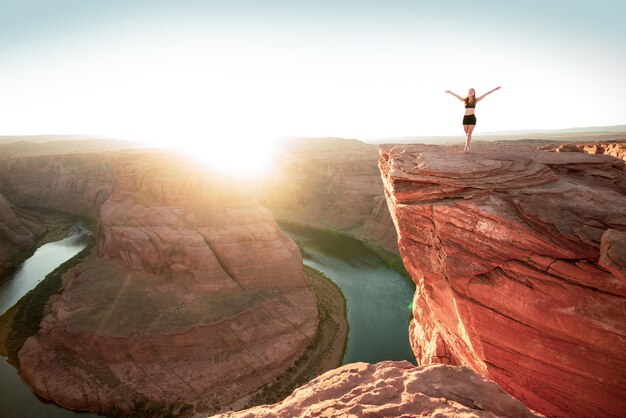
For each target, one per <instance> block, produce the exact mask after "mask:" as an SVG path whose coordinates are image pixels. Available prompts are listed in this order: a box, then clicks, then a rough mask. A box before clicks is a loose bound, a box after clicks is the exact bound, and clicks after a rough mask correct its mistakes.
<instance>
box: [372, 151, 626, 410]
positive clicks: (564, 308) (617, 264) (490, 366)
mask: <svg viewBox="0 0 626 418" xmlns="http://www.w3.org/2000/svg"><path fill="white" fill-rule="evenodd" d="M516 147H517V145H516V144H514V143H513V144H511V143H508V144H501V145H489V146H483V147H482V150H481V147H480V146H479V147H477V149H478V150H479V152H477V153H473V154H468V155H465V154H461V153H458V151H456V150H455V149H452V148H450V147H437V146H419V145H415V146H393V145H384V146H381V147H380V149H379V151H380V161H379V167H380V170H381V173H382V177H383V182H384V185H385V194H386V197H387V202H388V204H389V208H390V212H391V214H392V217H393V220H394V222H395V225H396V228H397V231H398V235H399V239H398V245H399V249H400V253H401V255H402V258H403V261H404V264H405V266H406V267H407V269H408V271H409V272H410V273H411V275H412V277H413V279H414V281H415V283H416V285H417V290H416V293H415V298H414V304H413V314H414V319H413V320H412V321H411V324H410V337H411V344H412V346H413V350H414V353H415V355H416V357H417V359H418V360H419V362H420V363H421V364H429V363H445V364H453V365H459V364H461V365H468V366H470V367H471V368H472V369H474V370H475V371H477V372H478V373H480V374H482V375H483V376H485V377H488V378H490V379H493V380H494V381H496V382H497V383H498V384H500V385H501V386H502V387H503V388H504V389H505V390H506V391H508V392H509V393H511V394H512V395H514V396H515V397H517V398H518V399H520V400H522V401H523V402H524V403H526V404H527V405H529V406H530V407H531V408H533V409H536V410H538V411H540V412H543V413H545V414H548V415H554V416H622V415H623V413H624V411H626V373H625V372H624V371H625V370H626V310H625V309H624V306H625V303H626V275H625V274H626V210H625V208H626V188H625V186H626V181H625V180H626V179H625V172H624V162H623V161H621V160H619V159H617V158H613V157H609V156H604V155H589V154H583V153H554V152H547V151H533V150H530V149H529V148H528V147H525V148H523V147H522V148H520V147H517V148H518V149H516Z"/></svg>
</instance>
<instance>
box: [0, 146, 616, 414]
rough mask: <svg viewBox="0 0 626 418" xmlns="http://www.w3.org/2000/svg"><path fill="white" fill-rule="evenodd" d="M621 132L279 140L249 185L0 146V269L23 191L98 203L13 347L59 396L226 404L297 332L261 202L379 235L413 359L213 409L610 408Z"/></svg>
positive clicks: (101, 404) (344, 229) (80, 402)
mask: <svg viewBox="0 0 626 418" xmlns="http://www.w3.org/2000/svg"><path fill="white" fill-rule="evenodd" d="M624 149H625V148H624V142H623V141H608V142H603V143H593V144H591V143H585V144H582V143H579V144H558V143H552V142H549V141H498V142H492V143H483V142H477V143H476V144H475V145H474V152H473V153H472V154H469V155H465V154H462V153H459V152H458V151H459V147H458V146H441V145H391V144H388V145H381V146H379V147H378V148H377V147H375V146H373V145H368V144H364V143H361V142H360V141H356V140H344V139H339V138H324V139H319V140H313V139H298V140H294V141H292V142H288V143H285V144H283V145H282V146H281V148H280V158H279V159H278V160H277V163H276V167H275V169H276V171H275V175H274V176H272V177H270V178H269V179H266V180H265V181H264V182H263V183H260V184H259V185H253V184H251V183H250V182H248V181H237V180H234V179H233V178H230V177H225V176H223V175H221V174H220V173H217V172H214V171H212V170H210V169H209V168H207V167H206V166H203V165H201V164H199V163H194V162H190V161H189V160H188V159H186V158H183V157H182V156H181V155H178V154H175V153H167V152H161V151H155V150H150V151H148V150H126V151H115V152H105V153H98V154H88V153H84V154H73V155H72V154H68V155H48V156H33V157H19V158H4V159H0V266H1V267H3V268H10V267H11V263H13V264H15V263H16V260H19V259H20V257H23V254H27V253H28V252H29V251H32V247H33V245H34V243H35V242H37V240H39V239H41V237H42V236H44V235H45V234H46V233H47V232H48V230H47V229H46V224H45V221H44V218H43V217H42V215H40V214H39V213H37V212H36V211H33V210H32V209H31V208H32V207H40V208H45V209H50V210H59V211H63V212H67V213H71V214H73V215H77V216H81V217H85V218H87V219H90V220H97V230H96V232H97V242H96V245H95V247H94V248H93V249H92V250H91V251H90V252H89V253H87V254H86V255H85V256H84V257H83V258H82V259H80V260H78V261H77V263H76V264H75V265H74V266H72V267H71V268H69V269H68V270H67V271H66V272H65V273H64V274H63V275H62V283H61V289H60V291H59V292H54V293H52V294H50V295H49V296H48V299H47V303H46V304H45V309H44V312H43V313H44V315H43V319H42V320H41V323H40V324H39V329H38V330H36V332H34V333H33V334H32V335H29V336H28V338H27V339H25V341H24V343H23V346H21V348H20V349H19V350H18V351H16V352H15V353H13V357H12V358H13V361H14V362H15V363H18V364H19V370H20V375H21V376H22V378H23V379H24V380H25V381H26V382H27V383H28V384H29V386H30V387H31V388H32V390H33V391H34V392H35V393H37V394H38V395H39V396H41V397H43V398H45V399H50V400H53V401H54V402H56V403H58V404H60V405H62V406H65V407H68V408H72V409H79V410H90V411H96V412H100V413H106V414H109V415H111V414H126V415H133V414H138V413H141V412H142V411H143V412H145V410H146V409H145V408H146V405H151V406H150V408H151V409H149V411H151V413H155V414H157V415H158V414H161V415H167V414H176V415H181V416H185V415H191V414H195V415H197V416H203V415H205V416H206V415H209V414H212V413H214V412H217V411H224V410H225V409H228V406H229V405H233V404H234V402H235V401H236V400H237V399H240V398H242V397H244V396H245V395H246V394H250V393H254V392H255V391H256V390H258V389H260V388H262V387H263V386H264V385H265V384H267V383H271V382H274V381H275V380H276V379H277V378H278V377H279V376H281V375H282V374H283V373H285V372H286V371H287V370H288V369H289V368H290V367H291V366H292V365H293V364H294V362H295V361H296V360H297V359H298V358H299V357H300V356H301V355H302V353H303V352H304V351H305V349H306V348H307V347H308V346H309V345H310V344H311V342H313V341H314V340H315V339H316V337H317V332H318V326H319V323H320V316H319V313H318V311H317V307H316V302H315V299H314V297H313V296H312V294H311V293H310V291H309V289H308V288H307V285H306V282H305V274H304V271H303V269H302V256H301V254H300V250H299V249H298V247H297V246H296V244H295V243H294V242H293V241H292V240H291V239H289V238H288V237H287V236H285V234H284V233H283V232H282V231H281V230H280V229H279V228H278V227H277V224H276V221H275V220H274V218H277V219H281V220H285V221H288V222H292V223H295V224H301V225H308V226H311V227H315V228H320V229H327V230H331V231H340V233H345V234H349V235H352V236H354V237H357V238H359V239H361V240H364V241H366V242H368V243H370V244H371V245H373V246H377V247H379V248H382V249H384V250H385V251H387V252H389V253H397V252H398V251H399V254H400V256H401V257H402V260H403V263H404V265H405V266H406V268H407V270H408V272H409V273H410V275H411V277H412V279H413V281H414V282H415V284H416V292H415V296H414V300H413V304H412V310H413V312H412V314H413V319H412V320H411V322H410V324H409V335H410V342H411V346H412V348H413V352H414V354H415V358H416V359H417V360H418V363H419V364H420V366H418V367H415V366H413V365H411V364H409V363H407V362H382V363H377V364H366V363H354V364H350V365H346V366H343V367H341V368H339V369H335V370H331V371H328V372H327V373H325V374H323V375H321V376H318V377H317V378H315V379H313V380H312V381H311V382H309V383H308V384H305V385H304V386H303V387H301V388H300V389H297V390H296V391H295V392H294V393H293V394H292V395H290V396H289V397H287V398H286V399H285V400H284V401H281V402H279V403H277V404H274V405H263V406H257V407H254V408H252V409H250V410H242V411H240V412H231V413H226V414H225V415H224V416H233V417H234V416H237V417H239V416H242V417H243V416H268V417H269V416H308V415H310V414H327V415H328V414H331V415H338V414H339V415H341V414H356V415H368V416H388V415H397V416H402V415H405V416H410V415H418V414H423V413H428V414H430V415H434V414H457V415H459V414H465V415H467V416H493V415H497V416H501V415H506V416H520V417H526V416H534V414H535V413H534V412H533V411H531V410H529V409H527V407H530V408H532V409H533V410H535V411H538V412H540V413H543V414H546V415H548V416H619V414H620V412H621V411H623V410H625V409H626V404H625V403H624V396H623V395H624V393H626V377H625V375H624V373H623V370H624V369H625V368H624V366H626V358H625V356H624V353H626V321H625V320H626V313H625V311H624V306H626V256H625V255H626V212H625V211H624V207H626V169H625V168H624V167H625V166H624ZM604 154H606V155H604ZM377 161H378V165H377ZM381 175H382V176H381ZM493 382H495V383H493ZM498 385H499V386H498ZM500 388H502V389H503V390H504V391H503V390H502V389H500ZM511 395H512V396H514V397H515V398H517V399H518V400H519V401H521V402H522V403H523V404H525V405H526V406H524V405H523V404H522V403H520V402H518V401H517V400H515V399H514V398H512V397H511ZM241 406H243V404H241V405H240V406H239V407H241ZM491 414H493V415H491Z"/></svg>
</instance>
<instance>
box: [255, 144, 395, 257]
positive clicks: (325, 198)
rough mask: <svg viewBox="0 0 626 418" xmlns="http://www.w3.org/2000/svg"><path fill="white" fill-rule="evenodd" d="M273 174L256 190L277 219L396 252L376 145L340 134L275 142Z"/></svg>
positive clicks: (393, 230)
mask: <svg viewBox="0 0 626 418" xmlns="http://www.w3.org/2000/svg"><path fill="white" fill-rule="evenodd" d="M279 150H280V151H279V155H278V157H277V158H276V165H275V173H274V175H272V177H271V179H270V181H269V182H268V183H267V184H266V185H265V186H264V187H263V189H262V190H260V191H259V193H258V198H259V201H260V202H261V203H262V204H263V205H265V206H266V207H268V208H269V209H270V210H271V211H272V213H273V214H274V216H275V217H276V218H278V219H281V220H285V221H289V222H294V223H297V224H302V225H308V226H312V227H315V228H321V229H327V230H331V231H340V232H342V233H345V234H348V235H351V236H354V237H355V238H358V239H360V240H364V241H366V242H368V243H369V244H370V245H372V246H373V247H374V248H378V249H382V250H383V251H385V252H387V253H390V254H393V255H397V253H398V247H397V244H396V241H397V236H396V232H395V229H394V227H393V222H392V220H391V217H390V215H389V209H388V208H387V204H386V202H385V199H384V196H383V194H382V191H383V184H382V181H381V178H380V172H379V171H378V166H377V165H376V161H377V158H378V151H377V149H376V146H375V145H371V144H365V143H363V142H361V141H358V140H355V139H343V138H290V139H287V140H284V141H282V142H281V143H279Z"/></svg>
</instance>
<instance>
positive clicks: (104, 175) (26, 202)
mask: <svg viewBox="0 0 626 418" xmlns="http://www.w3.org/2000/svg"><path fill="white" fill-rule="evenodd" d="M114 159H115V157H113V155H108V156H103V155H95V154H81V155H59V156H43V157H32V158H16V159H6V160H0V193H2V194H4V196H5V197H6V198H7V199H8V200H9V201H10V202H11V203H12V204H14V205H16V206H26V207H28V206H38V207H43V208H48V209H55V210H58V211H62V212H67V213H71V214H74V215H81V216H89V217H93V218H95V217H97V216H98V213H99V211H100V207H101V206H102V204H103V203H104V202H105V201H106V200H107V198H108V197H109V195H110V194H111V191H112V190H113V186H114V182H115V164H114Z"/></svg>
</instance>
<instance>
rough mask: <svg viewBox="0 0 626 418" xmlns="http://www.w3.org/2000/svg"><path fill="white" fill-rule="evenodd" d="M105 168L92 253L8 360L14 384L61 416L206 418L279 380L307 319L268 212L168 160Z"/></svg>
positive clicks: (305, 341) (310, 324)
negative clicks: (110, 171)
mask: <svg viewBox="0 0 626 418" xmlns="http://www.w3.org/2000/svg"><path fill="white" fill-rule="evenodd" d="M115 164H116V172H115V179H116V180H115V188H114V189H113V190H112V194H111V196H110V197H109V198H108V200H106V202H105V203H104V204H103V205H102V208H101V211H100V214H101V217H100V223H99V231H98V244H97V255H95V254H94V255H92V256H91V257H89V258H88V259H87V260H86V261H85V262H83V263H81V264H79V265H78V266H77V267H75V268H73V269H72V270H70V271H69V272H68V273H66V274H65V276H64V280H65V283H64V288H63V291H62V293H61V294H60V295H58V296H55V297H53V298H52V299H51V300H50V301H49V302H48V307H47V311H46V315H45V317H44V319H43V321H42V323H41V329H40V330H39V332H38V333H37V334H36V335H34V336H33V337H31V338H29V339H28V340H26V342H25V344H24V345H23V347H22V349H21V350H20V352H19V361H20V374H21V376H22V377H23V379H24V380H25V381H26V382H27V383H28V384H29V385H30V386H31V388H32V389H33V391H34V392H36V393H37V394H38V395H40V396H42V397H44V398H46V399H50V400H53V401H55V402H57V403H59V404H61V405H64V406H66V407H69V408H73V409H81V410H91V411H100V412H103V411H110V410H111V409H112V408H119V409H121V410H124V411H126V412H129V411H130V413H131V414H132V411H133V408H134V407H137V402H142V401H148V402H152V403H154V404H161V405H163V406H164V408H165V409H169V410H170V411H172V412H180V411H181V410H184V409H185V408H189V407H191V408H194V409H195V411H196V412H201V411H205V412H206V411H210V410H211V408H217V407H219V406H224V405H227V404H228V403H229V402H233V401H234V400H236V399H238V398H239V397H241V396H243V395H245V394H247V393H250V392H252V391H254V390H255V389H256V388H259V387H260V386H262V385H264V384H266V383H268V382H270V381H272V380H274V379H275V378H276V377H277V376H279V375H280V374H282V373H284V372H285V370H286V369H287V368H288V367H289V366H290V365H291V364H292V363H293V361H294V360H295V359H296V358H297V357H298V356H299V355H300V354H301V353H302V352H303V351H304V349H305V348H306V346H307V345H309V343H310V342H311V341H312V340H313V339H314V337H315V335H316V332H317V326H318V312H317V307H316V303H315V300H314V298H313V297H312V295H311V294H310V292H309V290H308V288H307V286H306V282H305V277H304V272H303V269H302V260H301V255H300V252H299V250H298V248H297V246H296V245H295V244H294V243H293V242H292V241H291V240H290V239H288V238H287V237H286V236H285V235H284V234H283V233H282V232H281V231H280V230H279V229H278V227H277V225H276V223H275V222H274V220H273V218H272V217H271V215H270V213H269V211H268V210H267V209H264V208H263V207H261V206H260V205H259V204H257V203H255V202H254V200H252V199H251V198H250V196H249V195H248V194H247V193H246V191H245V188H243V187H240V186H239V185H237V184H234V183H233V182H226V181H225V180H224V179H221V178H218V177H216V175H215V173H210V172H208V171H206V170H204V169H203V168H202V167H199V166H194V165H191V164H190V163H189V162H187V161H185V160H182V159H179V158H178V157H176V156H166V155H162V154H157V153H144V154H137V153H134V154H130V155H125V156H123V157H122V156H120V158H118V159H117V161H116V162H115ZM94 207H95V206H94Z"/></svg>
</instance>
